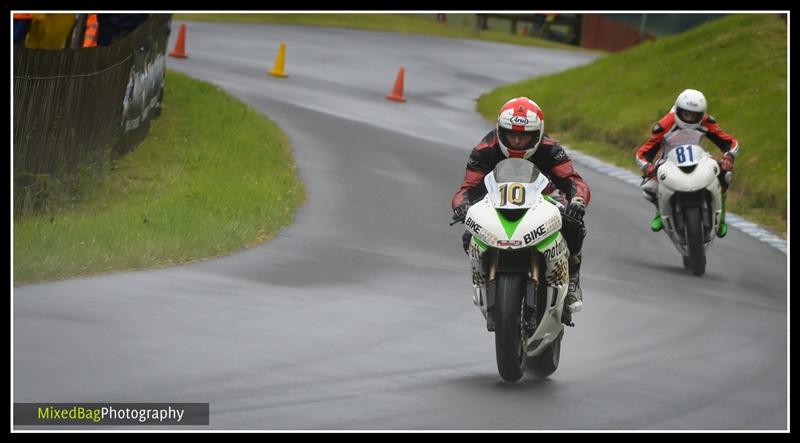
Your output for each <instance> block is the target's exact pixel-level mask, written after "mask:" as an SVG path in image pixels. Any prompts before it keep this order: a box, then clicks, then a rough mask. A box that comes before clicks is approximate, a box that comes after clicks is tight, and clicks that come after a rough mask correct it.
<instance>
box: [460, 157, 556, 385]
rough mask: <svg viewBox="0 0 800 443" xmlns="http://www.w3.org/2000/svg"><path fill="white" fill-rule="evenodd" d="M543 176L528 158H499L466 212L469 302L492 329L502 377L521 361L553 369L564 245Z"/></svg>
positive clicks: (514, 374)
mask: <svg viewBox="0 0 800 443" xmlns="http://www.w3.org/2000/svg"><path fill="white" fill-rule="evenodd" d="M548 183H549V180H548V179H547V177H545V176H544V175H543V174H541V173H540V172H539V171H538V169H537V168H536V167H535V166H534V165H533V163H531V162H529V161H526V160H522V159H516V158H510V159H506V160H503V161H501V162H500V163H498V164H497V166H496V167H495V169H494V171H492V173H491V174H487V175H486V177H485V178H484V184H485V185H486V190H487V194H486V196H485V197H484V198H483V199H482V200H480V201H478V202H476V203H475V204H473V205H472V206H471V207H470V208H469V210H468V211H467V213H466V216H465V219H466V222H465V225H466V228H467V230H468V231H469V232H470V233H471V234H472V240H471V242H470V246H469V255H470V261H471V267H472V280H473V287H474V291H475V292H474V296H473V302H474V303H475V305H476V306H478V307H479V308H480V310H481V313H482V314H483V316H484V318H485V319H486V326H487V329H488V330H489V331H494V336H495V351H496V357H497V369H498V370H499V372H500V376H501V377H502V378H503V379H504V380H506V381H512V382H513V381H517V380H519V379H520V378H521V377H522V375H523V371H524V368H527V369H528V370H530V371H531V372H532V373H534V374H535V375H537V376H540V377H546V376H548V375H550V374H552V373H553V372H554V371H555V370H556V369H557V368H558V361H559V356H560V353H561V340H562V337H563V335H564V324H563V323H562V311H563V310H564V309H565V308H564V298H565V297H566V294H567V289H568V284H569V271H568V266H567V259H568V257H569V250H568V247H567V242H566V240H565V239H564V238H563V237H562V236H561V233H560V229H561V217H562V215H561V213H560V211H559V208H563V205H561V204H560V203H558V202H557V201H555V200H554V199H552V198H551V197H550V196H548V195H543V194H542V191H543V190H544V189H545V187H546V186H547V184H548ZM565 315H566V316H569V315H570V313H566V314H565ZM565 318H569V317H565ZM567 323H569V321H567Z"/></svg>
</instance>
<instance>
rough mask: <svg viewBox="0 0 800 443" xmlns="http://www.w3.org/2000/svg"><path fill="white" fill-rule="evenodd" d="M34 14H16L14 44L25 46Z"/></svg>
mask: <svg viewBox="0 0 800 443" xmlns="http://www.w3.org/2000/svg"><path fill="white" fill-rule="evenodd" d="M31 20H33V14H14V46H25V37H27V36H28V32H29V31H30V30H31Z"/></svg>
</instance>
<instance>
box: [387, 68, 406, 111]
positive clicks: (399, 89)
mask: <svg viewBox="0 0 800 443" xmlns="http://www.w3.org/2000/svg"><path fill="white" fill-rule="evenodd" d="M405 73H406V70H405V69H403V67H402V66H401V67H400V70H399V71H397V80H395V81H394V89H393V90H392V93H391V94H389V95H387V96H386V98H388V99H389V100H394V101H396V102H404V101H406V98H405V97H404V96H403V76H404V75H405Z"/></svg>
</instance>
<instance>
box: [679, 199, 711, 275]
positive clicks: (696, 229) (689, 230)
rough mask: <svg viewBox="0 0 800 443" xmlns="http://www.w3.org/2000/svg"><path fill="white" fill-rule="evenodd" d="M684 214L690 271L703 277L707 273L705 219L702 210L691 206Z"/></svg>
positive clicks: (685, 209)
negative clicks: (704, 234)
mask: <svg viewBox="0 0 800 443" xmlns="http://www.w3.org/2000/svg"><path fill="white" fill-rule="evenodd" d="M683 213H684V225H683V226H684V229H685V230H686V247H687V248H688V249H689V270H690V271H691V272H692V275H703V274H704V273H705V272H706V250H705V245H704V243H703V219H702V217H701V216H700V215H701V214H700V208H699V207H697V206H689V207H686V208H684V210H683Z"/></svg>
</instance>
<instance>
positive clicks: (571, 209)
mask: <svg viewBox="0 0 800 443" xmlns="http://www.w3.org/2000/svg"><path fill="white" fill-rule="evenodd" d="M564 214H565V215H566V216H567V217H571V218H574V219H575V220H577V221H579V222H582V221H583V216H584V214H586V202H585V201H583V199H582V198H580V197H573V198H572V201H571V202H569V205H568V206H567V209H566V210H565V211H564Z"/></svg>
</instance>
